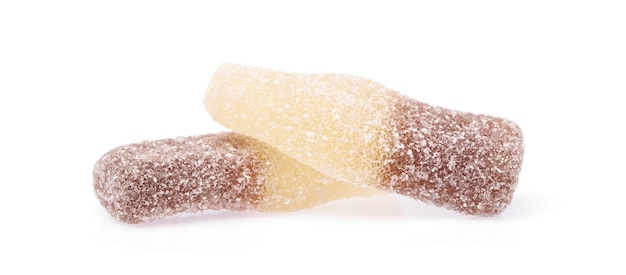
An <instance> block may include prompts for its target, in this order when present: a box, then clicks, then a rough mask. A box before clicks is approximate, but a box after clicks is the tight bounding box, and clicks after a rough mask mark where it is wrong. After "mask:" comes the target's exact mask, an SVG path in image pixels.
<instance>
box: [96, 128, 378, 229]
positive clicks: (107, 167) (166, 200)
mask: <svg viewBox="0 0 626 275" xmlns="http://www.w3.org/2000/svg"><path fill="white" fill-rule="evenodd" d="M93 176H94V189H95V192H96V196H97V197H98V199H99V200H100V203H101V204H102V206H104V208H105V209H106V210H107V211H108V212H109V213H110V214H111V215H112V216H113V217H115V218H116V219H117V220H120V221H123V222H127V223H139V222H145V221H150V220H154V219H159V218H163V217H166V216H171V215H174V214H177V213H180V212H197V211H201V210H206V209H215V210H260V211H290V210H298V209H303V208H309V207H313V206H315V205H318V204H321V203H324V202H327V201H330V200H334V199H340V198H344V197H347V196H359V195H360V196H366V195H371V194H375V193H376V191H374V190H372V189H365V188H359V187H356V186H353V185H350V184H345V183H341V182H338V181H336V180H333V179H331V178H328V177H326V176H324V175H322V174H321V173H319V172H317V171H315V170H313V169H311V168H310V167H307V166H305V165H303V164H301V163H298V162H296V161H294V160H293V159H291V158H289V157H287V156H285V155H283V154H281V153H279V152H277V151H276V150H275V149H273V148H271V147H269V146H267V145H266V144H264V143H262V142H259V141H256V140H254V139H252V138H249V137H246V136H243V135H240V134H236V133H232V132H230V133H219V134H211V135H202V136H193V137H183V138H176V139H164V140H157V141H146V142H141V143H135V144H130V145H125V146H120V147H117V148H115V149H113V150H111V151H110V152H108V153H106V154H105V155H104V156H103V157H102V158H101V159H100V160H99V161H98V162H97V163H96V164H95V166H94V171H93Z"/></svg>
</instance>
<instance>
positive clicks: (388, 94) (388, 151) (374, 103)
mask: <svg viewBox="0 0 626 275" xmlns="http://www.w3.org/2000/svg"><path fill="white" fill-rule="evenodd" d="M205 104H206V107H207V110H208V111H209V113H210V114H211V115H212V117H213V118H214V119H215V120H217V121H218V122H220V123H221V124H223V125H225V126H226V127H229V128H231V129H233V130H234V131H237V132H240V133H243V134H245V135H248V136H251V137H254V138H256V139H258V140H260V141H263V142H266V143H267V144H269V145H270V146H272V147H275V148H277V149H278V150H280V151H281V152H283V153H284V154H286V155H288V156H290V157H292V158H294V159H296V160H298V161H300V162H302V163H304V164H306V165H308V166H310V167H313V168H314V169H317V170H319V171H321V172H322V173H324V174H326V175H328V176H331V177H333V178H336V179H338V180H341V181H345V182H349V183H353V184H357V185H368V186H373V187H377V188H379V189H384V190H389V191H392V192H396V193H399V194H402V195H406V196H410V197H413V198H416V199H419V200H422V201H425V202H428V203H432V204H435V205H437V206H442V207H446V208H448V209H453V210H456V211H459V212H462V213H465V214H471V215H483V216H491V215H495V214H499V213H501V212H502V211H503V210H504V209H505V207H506V206H507V205H509V203H510V202H511V199H512V196H513V192H514V190H515V188H516V186H517V183H518V175H519V173H520V169H521V164H522V156H523V140H522V132H521V130H520V128H519V127H518V126H517V124H515V123H514V122H512V121H509V120H506V119H502V118H498V117H493V116H488V115H480V114H471V113H466V112H459V111H453V110H449V109H445V108H441V107H435V106H431V105H428V104H425V103H422V102H419V101H417V100H415V99H412V98H409V97H407V96H403V95H401V94H400V93H398V92H396V91H393V90H391V89H388V88H386V87H385V86H383V85H381V84H379V83H376V82H374V81H371V80H367V79H363V78H360V77H356V76H350V75H341V74H293V73H284V72H279V71H273V70H267V69H262V68H256V67H249V66H242V65H236V64H224V65H222V66H220V67H219V68H218V70H217V71H216V72H215V74H214V75H213V77H212V79H211V82H210V84H209V88H208V90H207V94H206V99H205Z"/></svg>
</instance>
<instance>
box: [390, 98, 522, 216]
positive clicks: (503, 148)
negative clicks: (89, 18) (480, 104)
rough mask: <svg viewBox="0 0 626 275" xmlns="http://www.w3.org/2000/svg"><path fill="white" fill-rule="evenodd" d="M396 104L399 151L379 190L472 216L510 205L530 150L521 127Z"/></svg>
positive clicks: (410, 103)
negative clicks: (523, 159) (522, 165)
mask: <svg viewBox="0 0 626 275" xmlns="http://www.w3.org/2000/svg"><path fill="white" fill-rule="evenodd" d="M392 106H393V109H394V114H395V115H394V116H395V119H394V122H395V123H394V128H393V132H392V133H391V135H392V136H393V137H394V148H393V150H392V151H391V152H392V153H391V155H390V156H389V158H388V159H387V163H386V165H385V166H384V170H383V177H384V179H383V181H382V182H380V183H379V186H378V187H379V188H383V189H386V188H388V189H389V190H391V191H393V192H396V193H399V194H403V195H407V196H411V197H413V198H416V199H420V200H422V201H425V202H428V203H432V204H435V205H437V206H442V207H445V208H448V209H452V210H456V211H459V212H462V213H465V214H471V215H482V216H492V215H497V214H499V213H501V212H502V211H503V210H504V209H505V208H506V207H507V206H508V205H509V203H510V202H511V200H512V198H513V192H514V191H515V188H516V186H517V182H518V175H519V173H520V170H521V164H522V156H523V151H524V147H523V139H522V132H521V130H520V128H519V127H518V126H517V124H515V123H513V122H512V121H509V120H506V119H502V118H497V117H492V116H486V115H479V114H471V113H466V112H458V111H453V110H448V109H444V108H441V107H435V106H430V105H428V104H424V103H421V102H418V101H416V100H413V99H411V98H408V97H406V96H400V97H399V98H397V100H395V101H394V102H393V104H392Z"/></svg>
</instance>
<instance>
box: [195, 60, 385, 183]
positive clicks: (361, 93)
mask: <svg viewBox="0 0 626 275" xmlns="http://www.w3.org/2000/svg"><path fill="white" fill-rule="evenodd" d="M394 96H395V94H394V93H392V92H391V91H389V90H388V89H386V88H385V87H384V86H382V85H380V84H378V83H375V82H369V81H363V79H361V78H359V77H353V76H346V75H336V74H313V75H304V74H286V73H282V72H276V71H271V70H264V69H261V68H254V67H247V66H240V65H236V64H223V65H221V66H220V67H219V69H218V70H217V71H216V72H215V74H214V75H213V77H212V79H211V82H210V84H209V88H208V92H207V95H206V100H205V103H206V107H207V109H208V111H209V112H210V114H211V115H212V116H213V118H214V119H216V120H217V121H218V122H220V123H221V124H223V125H225V126H226V127H229V128H231V129H234V130H236V131H237V132H240V133H243V134H245V135H248V136H252V137H254V138H256V139H258V140H261V141H263V142H265V143H267V144H271V145H272V146H273V147H275V148H277V149H279V150H280V151H281V152H283V153H284V154H286V155H288V156H290V157H293V158H294V159H297V160H298V161H300V162H302V163H305V164H307V165H309V166H311V167H314V168H316V169H318V170H320V171H322V172H325V173H327V175H330V176H332V177H333V178H336V179H339V180H342V181H346V182H350V183H353V184H358V185H367V184H369V183H371V182H377V181H379V177H380V175H379V174H380V173H379V171H378V170H380V169H379V168H380V163H382V162H383V156H384V155H385V154H387V153H388V152H389V150H390V148H391V146H392V145H391V142H392V140H391V139H390V138H389V137H388V136H386V135H384V133H385V132H388V131H389V130H388V129H387V128H388V125H389V124H390V122H389V119H390V117H391V112H392V109H391V106H390V105H389V102H390V101H391V100H392V99H393V97H394Z"/></svg>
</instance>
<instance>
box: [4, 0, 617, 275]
mask: <svg viewBox="0 0 626 275" xmlns="http://www.w3.org/2000/svg"><path fill="white" fill-rule="evenodd" d="M98 2H99V3H96V1H75V2H69V1H41V2H32V1H2V2H0V112H1V113H0V117H1V119H2V120H1V125H2V127H1V129H2V135H1V139H2V140H1V142H0V146H1V151H0V161H1V163H0V165H1V166H0V167H1V168H0V169H1V170H0V171H1V173H0V180H1V184H2V188H1V191H0V195H1V198H0V207H1V208H0V209H1V211H2V212H1V213H2V217H0V219H1V226H0V252H2V255H3V256H2V260H0V262H1V263H2V264H0V273H2V274H9V273H11V274H13V273H26V272H28V271H32V270H39V271H65V272H71V271H82V272H84V273H88V274H89V273H103V274H104V273H108V274H112V273H114V272H115V273H129V272H137V273H136V274H148V273H170V274H190V272H191V271H196V272H195V273H211V274H223V273H243V272H246V273H248V274H251V273H266V272H270V274H271V273H288V274H299V273H323V274H325V273H331V272H346V273H347V272H350V273H351V274H353V273H354V272H372V273H374V272H375V273H378V274H394V273H398V272H399V273H407V274H431V273H439V272H442V273H451V272H455V273H461V272H462V273H463V274H471V273H475V272H480V273H494V274H495V273H500V274H509V273H523V272H533V274H535V273H539V272H542V273H543V272H547V271H552V272H559V273H560V272H569V271H583V272H586V273H593V274H608V273H615V274H617V273H621V274H624V272H625V268H624V263H623V260H624V247H626V241H625V238H624V231H625V229H626V228H625V226H624V225H623V221H624V217H625V215H624V213H623V210H625V207H624V199H623V197H624V192H625V191H626V188H625V187H624V186H625V184H626V182H625V180H624V176H623V172H622V171H623V170H624V163H625V161H624V156H625V153H626V151H625V150H624V135H623V131H622V128H623V127H624V122H623V119H624V118H625V117H626V116H625V112H624V111H623V109H624V103H625V101H624V100H622V97H621V95H620V94H623V93H624V92H626V8H625V5H624V4H623V3H624V2H623V1H549V0H541V1H481V0H478V1H412V2H409V1H407V3H404V2H399V1H379V2H374V3H365V2H355V3H344V2H341V3H340V2H339V1H337V2H332V1H312V2H310V3H298V4H296V3H295V1H293V2H276V1H258V3H251V2H243V1H229V2H228V4H224V3H219V4H218V3H212V2H210V1H171V2H168V3H166V2H162V1H146V2H138V1H98ZM224 2H226V1H224ZM512 2H514V3H512ZM222 62H237V63H243V64H249V65H256V66H262V67H269V68H274V69H279V70H283V71H294V72H305V73H306V72H341V73H349V74H354V75H360V76H364V77H367V78H371V79H374V80H376V81H378V82H381V83H383V84H385V85H386V86H388V87H390V88H392V89H395V90H398V91H400V92H402V93H404V94H408V95H410V96H412V97H414V98H416V99H418V100H420V101H423V102H427V103H431V104H434V105H440V106H445V107H448V108H452V109H459V110H464V111H471V112H479V113H488V114H492V115H496V116H503V117H507V118H510V119H512V120H515V121H517V122H518V123H519V124H520V126H521V127H522V129H523V131H524V135H525V144H526V154H525V162H524V165H523V169H522V174H521V177H520V183H519V187H518V190H517V192H516V194H515V198H514V200H513V203H512V205H511V206H510V207H509V208H508V210H507V211H506V212H505V213H504V214H502V215H501V216H499V217H495V218H473V217H466V216H462V215H459V214H456V213H452V212H448V211H446V210H442V209H437V208H433V207H431V206H427V205H424V204H423V203H421V202H417V201H413V200H410V199H406V198H403V197H400V196H391V195H390V196H378V197H372V198H357V199H348V200H342V201H338V202H335V203H330V204H326V205H323V206H320V207H317V208H314V209H310V210H306V211H300V212H294V213H283V214H281V213H278V214H263V213H256V212H240V213H234V212H207V213H202V214H198V215H187V216H180V217H175V218H172V219H167V220H162V221H158V222H154V223H149V224H142V225H127V224H122V223H119V222H116V221H115V220H114V219H112V218H111V217H110V216H109V215H108V214H107V213H106V211H105V210H104V209H103V208H102V207H101V206H100V205H99V203H98V201H97V199H96V198H95V195H94V192H93V190H92V186H91V184H92V175H91V173H92V167H93V164H94V163H95V162H96V161H97V160H98V159H99V157H100V156H102V155H103V154H104V153H105V152H107V151H108V150H110V149H112V148H114V147H116V146H118V145H122V144H127V143H131V142H138V141H142V140H150V139H161V138H169V137H176V136H187V135H195V134H203V133H210V132H216V131H221V130H224V128H222V127H221V126H219V125H218V124H217V123H216V122H214V121H212V119H211V118H210V116H209V115H208V114H207V113H206V111H205V110H204V107H203V104H202V99H203V96H204V91H205V89H206V87H207V85H208V81H209V78H210V77H211V74H212V73H213V71H214V70H215V69H216V68H217V66H218V65H219V64H220V63H222Z"/></svg>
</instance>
